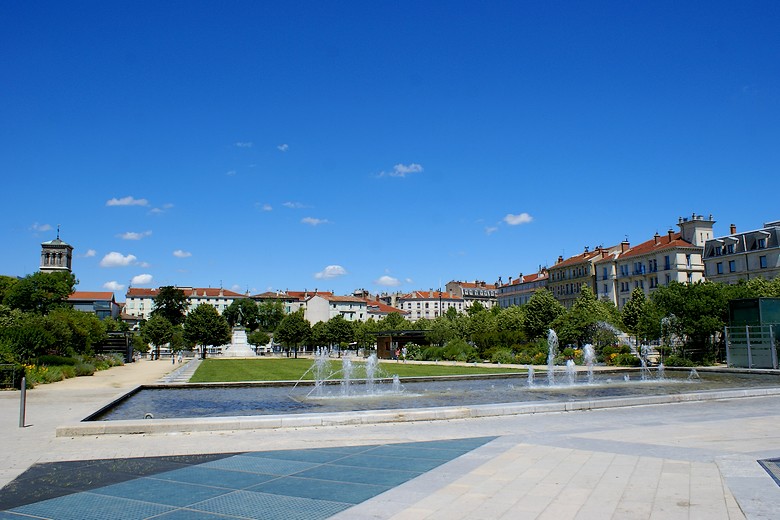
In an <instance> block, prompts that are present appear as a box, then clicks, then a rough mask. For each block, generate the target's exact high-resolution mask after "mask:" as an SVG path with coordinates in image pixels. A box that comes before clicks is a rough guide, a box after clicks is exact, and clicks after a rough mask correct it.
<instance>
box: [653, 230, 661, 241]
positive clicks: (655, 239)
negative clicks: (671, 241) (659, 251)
mask: <svg viewBox="0 0 780 520" xmlns="http://www.w3.org/2000/svg"><path fill="white" fill-rule="evenodd" d="M659 238H661V235H659V234H658V231H656V232H655V235H653V243H654V244H658V239H659Z"/></svg>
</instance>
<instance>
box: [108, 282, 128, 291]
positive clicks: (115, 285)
mask: <svg viewBox="0 0 780 520" xmlns="http://www.w3.org/2000/svg"><path fill="white" fill-rule="evenodd" d="M124 288H125V286H124V285H122V284H121V283H119V282H117V281H115V280H111V281H110V282H106V283H104V284H103V289H108V290H109V291H121V290H123V289H124Z"/></svg>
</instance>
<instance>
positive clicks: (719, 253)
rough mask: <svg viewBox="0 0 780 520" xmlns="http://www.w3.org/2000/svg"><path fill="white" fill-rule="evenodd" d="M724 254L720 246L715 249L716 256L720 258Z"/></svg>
mask: <svg viewBox="0 0 780 520" xmlns="http://www.w3.org/2000/svg"><path fill="white" fill-rule="evenodd" d="M722 254H723V248H721V247H720V246H717V247H716V248H715V256H720V255H722Z"/></svg>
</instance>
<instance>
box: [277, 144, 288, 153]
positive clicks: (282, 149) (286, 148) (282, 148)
mask: <svg viewBox="0 0 780 520" xmlns="http://www.w3.org/2000/svg"><path fill="white" fill-rule="evenodd" d="M276 149H277V150H279V151H280V152H286V151H287V150H289V149H290V147H289V146H288V145H287V144H280V145H279V146H277V147H276Z"/></svg>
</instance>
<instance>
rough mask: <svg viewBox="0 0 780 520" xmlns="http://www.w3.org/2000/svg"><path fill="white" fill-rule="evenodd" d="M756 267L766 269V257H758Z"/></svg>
mask: <svg viewBox="0 0 780 520" xmlns="http://www.w3.org/2000/svg"><path fill="white" fill-rule="evenodd" d="M758 266H759V267H760V268H761V269H766V255H763V256H759V257H758Z"/></svg>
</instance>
